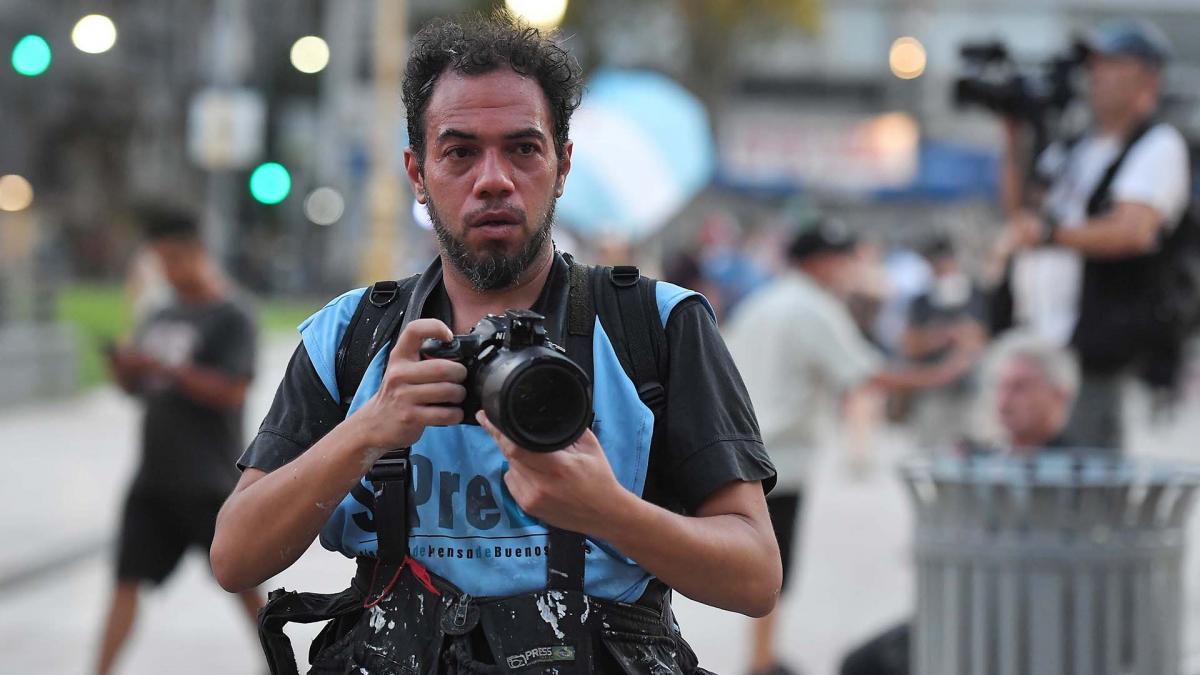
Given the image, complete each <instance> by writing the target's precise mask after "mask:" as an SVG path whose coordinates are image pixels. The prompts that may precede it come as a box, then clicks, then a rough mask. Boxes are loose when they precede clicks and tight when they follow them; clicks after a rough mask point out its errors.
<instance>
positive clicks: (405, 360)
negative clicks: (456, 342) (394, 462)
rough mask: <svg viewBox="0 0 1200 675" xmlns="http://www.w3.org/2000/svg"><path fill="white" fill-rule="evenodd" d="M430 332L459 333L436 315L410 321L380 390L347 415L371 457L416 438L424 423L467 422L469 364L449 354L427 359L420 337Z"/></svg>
mask: <svg viewBox="0 0 1200 675" xmlns="http://www.w3.org/2000/svg"><path fill="white" fill-rule="evenodd" d="M429 338H437V339H439V340H451V339H453V338H454V334H453V333H452V332H451V331H450V328H449V327H448V326H447V325H446V324H444V323H442V322H441V321H438V320H437V319H417V320H416V321H413V322H412V323H410V324H408V326H406V327H405V329H404V330H403V331H402V332H401V333H400V335H399V337H397V338H396V344H395V346H394V347H393V348H392V351H391V353H390V354H388V363H387V368H386V370H385V371H384V375H383V381H382V382H381V383H380V385H379V391H377V392H376V393H375V395H374V396H372V397H371V400H369V401H367V402H366V403H365V404H364V405H363V407H362V408H361V409H359V410H358V411H357V412H355V413H354V415H352V416H351V417H350V418H349V419H348V420H347V422H350V423H352V424H354V425H355V426H356V427H357V428H358V429H359V430H360V433H361V434H362V436H361V438H362V439H363V441H364V443H365V445H366V447H368V448H370V449H371V452H372V454H373V455H374V456H373V457H370V458H368V459H370V460H371V461H372V462H373V461H374V459H377V458H378V455H379V454H382V453H384V452H387V451H389V450H394V449H396V448H405V447H409V446H411V445H412V444H413V443H416V442H417V440H418V439H420V438H421V434H422V433H423V432H424V431H425V427H428V426H447V425H451V424H459V423H461V422H462V408H461V407H458V404H460V403H462V402H463V399H465V398H466V395H467V390H466V388H465V387H464V386H463V384H462V383H463V381H464V380H465V379H466V377H467V368H466V366H464V365H463V364H461V363H456V362H454V361H449V360H446V359H424V360H422V359H421V355H420V348H421V343H422V342H424V341H425V340H427V339H429ZM376 453H377V454H376Z"/></svg>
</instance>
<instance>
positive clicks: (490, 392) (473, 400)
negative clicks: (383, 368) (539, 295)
mask: <svg viewBox="0 0 1200 675" xmlns="http://www.w3.org/2000/svg"><path fill="white" fill-rule="evenodd" d="M421 356H422V358H426V359H449V360H451V361H457V362H459V363H461V364H463V365H465V366H466V367H467V379H466V381H465V382H464V385H465V386H466V388H467V398H466V400H464V401H463V404H462V408H463V423H464V424H476V422H475V413H476V412H477V411H479V410H480V409H482V410H484V411H485V412H487V416H488V419H489V420H491V421H492V424H495V425H496V427H497V428H499V429H500V430H501V431H502V432H504V435H505V436H508V437H509V438H511V439H512V440H513V442H515V443H516V444H517V445H519V446H521V447H523V448H525V449H527V450H532V451H534V452H553V451H555V450H560V449H562V448H565V447H567V446H568V445H570V444H572V443H574V442H575V441H576V440H578V439H579V437H580V436H581V435H583V432H584V430H585V429H587V428H588V426H589V425H591V423H592V386H591V382H590V381H589V379H588V376H587V373H585V372H583V369H582V368H580V367H579V366H578V365H577V364H576V363H575V362H574V361H572V360H571V359H569V358H567V356H566V354H564V353H563V352H562V350H561V348H559V347H558V346H557V345H554V344H553V343H552V342H550V341H549V339H547V337H546V327H545V317H544V316H542V315H541V314H538V313H537V312H532V311H529V310H524V309H510V310H508V311H507V312H505V313H504V316H499V315H496V314H489V315H488V316H485V317H484V318H483V319H481V320H480V321H479V323H477V324H475V327H474V328H472V329H471V332H469V333H467V334H466V335H456V336H454V339H453V340H450V341H449V342H446V341H443V340H438V339H433V338H431V339H428V340H426V341H425V342H424V343H423V344H422V345H421Z"/></svg>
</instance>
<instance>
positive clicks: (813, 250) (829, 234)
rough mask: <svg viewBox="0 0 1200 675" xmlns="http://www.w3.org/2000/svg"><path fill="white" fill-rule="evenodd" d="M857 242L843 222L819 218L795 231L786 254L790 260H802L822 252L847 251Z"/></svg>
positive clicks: (851, 249) (852, 248)
mask: <svg viewBox="0 0 1200 675" xmlns="http://www.w3.org/2000/svg"><path fill="white" fill-rule="evenodd" d="M857 244H858V239H857V238H856V237H855V236H854V234H853V233H851V232H850V229H849V228H847V227H846V225H845V223H843V222H841V221H840V220H834V219H831V218H820V219H818V220H816V221H814V222H812V223H809V224H806V225H805V226H803V227H801V228H799V229H798V230H797V231H796V234H795V235H794V236H793V237H792V241H791V243H789V244H788V248H787V254H788V257H789V258H791V259H792V260H802V259H804V258H808V257H811V256H814V255H819V254H822V253H849V252H850V251H853V250H854V247H855V246H856V245H857Z"/></svg>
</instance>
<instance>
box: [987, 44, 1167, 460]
mask: <svg viewBox="0 0 1200 675" xmlns="http://www.w3.org/2000/svg"><path fill="white" fill-rule="evenodd" d="M1085 46H1086V49H1087V61H1086V63H1087V74H1088V78H1089V83H1090V88H1089V92H1088V96H1089V99H1088V102H1089V104H1090V108H1091V111H1092V114H1093V118H1094V120H1093V122H1094V123H1093V126H1092V128H1091V129H1090V131H1089V132H1088V133H1087V134H1086V135H1084V136H1083V137H1082V138H1080V139H1078V140H1076V141H1074V142H1058V143H1055V144H1052V145H1051V146H1050V147H1049V148H1047V150H1046V151H1045V152H1043V153H1042V155H1041V156H1039V157H1038V159H1037V162H1036V167H1035V168H1036V177H1037V179H1038V180H1040V185H1039V184H1038V180H1035V181H1026V180H1024V177H1023V175H1022V173H1023V172H1022V170H1021V168H1020V159H1019V156H1020V148H1021V147H1022V145H1023V138H1022V133H1023V127H1022V126H1021V125H1020V124H1019V123H1018V122H1016V121H1014V120H1011V119H1010V120H1008V121H1007V122H1006V124H1005V128H1006V131H1007V136H1008V151H1007V153H1006V165H1005V170H1004V172H1003V185H1002V188H1003V195H1004V206H1005V208H1006V211H1007V212H1008V213H1009V217H1010V220H1009V223H1008V226H1007V229H1006V232H1005V234H1004V237H1003V238H1002V241H1001V249H1002V251H1004V252H1005V254H1006V255H1011V259H1010V262H1009V273H1008V288H1009V289H1010V291H1011V312H1010V314H1011V319H1012V322H1013V323H1016V324H1019V325H1022V326H1025V327H1027V328H1029V329H1031V330H1032V331H1034V332H1035V333H1036V334H1038V335H1041V336H1043V337H1045V338H1047V339H1049V340H1051V341H1053V342H1054V343H1055V344H1059V345H1070V346H1071V347H1072V348H1073V350H1074V351H1075V353H1076V355H1077V356H1078V357H1079V359H1080V365H1081V367H1082V371H1083V380H1082V385H1081V388H1080V392H1079V400H1078V405H1077V406H1076V407H1075V411H1074V413H1073V416H1072V419H1071V422H1070V424H1069V426H1068V433H1069V435H1070V436H1071V437H1072V438H1073V439H1075V440H1076V441H1077V442H1079V443H1080V444H1081V445H1088V446H1094V447H1103V448H1119V447H1120V445H1121V425H1120V407H1121V406H1120V404H1121V390H1122V387H1123V383H1124V382H1125V380H1126V379H1127V373H1128V372H1129V370H1130V368H1131V367H1132V365H1133V364H1134V362H1135V361H1136V360H1137V359H1138V358H1139V357H1140V356H1142V355H1144V354H1146V353H1150V352H1153V351H1154V350H1155V348H1154V346H1153V344H1154V341H1155V340H1157V339H1159V338H1160V337H1161V336H1162V335H1163V334H1164V333H1166V332H1168V331H1167V330H1166V329H1165V328H1164V327H1162V326H1160V325H1157V324H1156V322H1158V321H1160V317H1159V316H1157V315H1156V309H1157V305H1158V304H1159V301H1158V298H1159V297H1160V295H1161V294H1162V293H1163V292H1164V289H1163V288H1162V283H1161V274H1160V272H1161V269H1162V266H1163V262H1162V260H1163V259H1162V258H1161V255H1162V253H1163V251H1164V246H1163V242H1164V239H1165V238H1166V237H1167V236H1168V235H1169V234H1170V233H1171V231H1172V230H1173V229H1174V228H1176V227H1177V226H1178V225H1179V223H1180V221H1181V219H1182V218H1183V216H1184V213H1185V211H1186V209H1187V206H1188V199H1189V196H1188V187H1189V167H1188V153H1187V145H1186V143H1185V141H1184V139H1183V137H1182V136H1181V135H1180V134H1179V132H1178V131H1177V130H1176V129H1174V128H1173V127H1171V126H1170V125H1168V124H1165V123H1162V122H1159V121H1157V120H1156V119H1155V114H1156V112H1157V108H1158V104H1159V94H1160V90H1161V87H1162V70H1163V67H1164V66H1165V64H1166V62H1167V60H1168V57H1169V54H1170V45H1169V43H1168V42H1167V40H1166V38H1165V36H1163V35H1162V33H1161V32H1160V31H1159V30H1158V29H1157V28H1155V27H1154V26H1153V25H1152V24H1150V23H1148V22H1144V21H1137V20H1118V21H1114V22H1111V23H1107V24H1104V25H1102V26H1101V27H1100V28H1099V29H1098V30H1097V31H1095V32H1094V34H1092V35H1091V36H1090V38H1089V39H1088V41H1087V42H1086V44H1085ZM1035 185H1038V187H1040V188H1044V189H1038V188H1037V187H1034V186H1035ZM1001 314H1004V312H1001Z"/></svg>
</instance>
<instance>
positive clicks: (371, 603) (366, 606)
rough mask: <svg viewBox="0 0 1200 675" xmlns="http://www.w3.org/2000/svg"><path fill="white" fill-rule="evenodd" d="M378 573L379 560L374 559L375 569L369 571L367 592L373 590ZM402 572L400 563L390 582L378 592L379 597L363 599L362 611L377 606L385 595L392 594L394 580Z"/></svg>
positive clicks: (402, 566)
mask: <svg viewBox="0 0 1200 675" xmlns="http://www.w3.org/2000/svg"><path fill="white" fill-rule="evenodd" d="M406 562H407V561H406ZM378 571H379V558H376V559H375V567H374V568H373V569H372V570H371V585H370V586H369V587H368V592H369V590H370V589H371V588H375V574H376V573H377V572H378ZM403 571H404V564H403V563H401V564H400V566H399V567H397V568H396V573H395V574H393V575H392V580H391V581H389V582H388V583H387V586H384V587H383V590H382V591H379V595H377V596H375V599H374V600H371V599H370V598H364V599H363V609H371V608H372V607H374V606H375V605H378V604H379V603H380V602H381V601H382V600H383V599H384V598H385V597H387V594H388V593H391V592H392V587H393V586H395V585H396V580H397V579H399V578H400V573H401V572H403Z"/></svg>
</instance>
